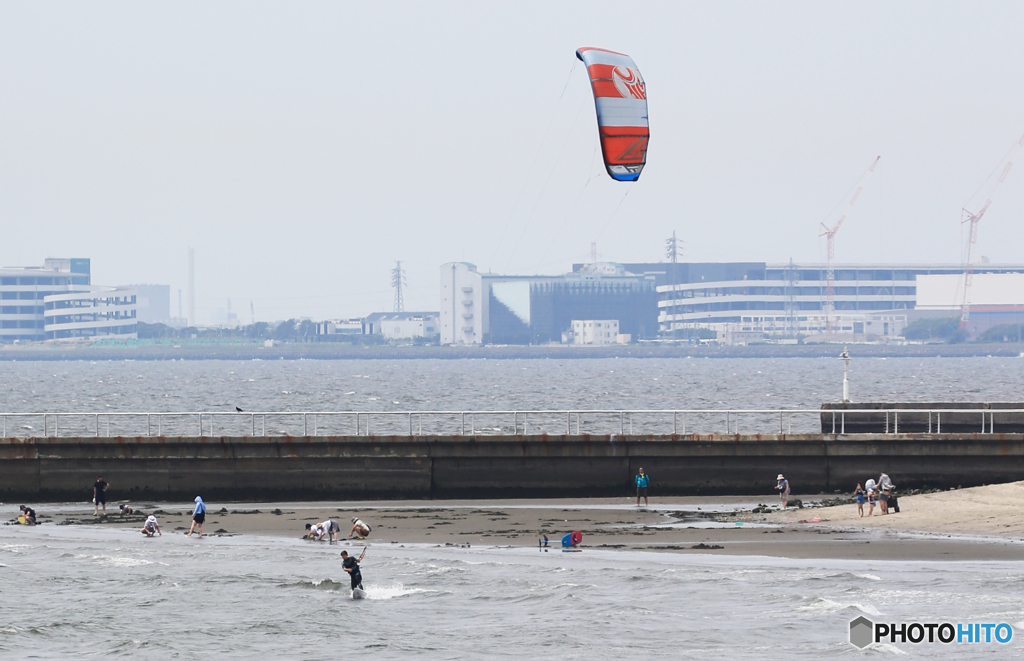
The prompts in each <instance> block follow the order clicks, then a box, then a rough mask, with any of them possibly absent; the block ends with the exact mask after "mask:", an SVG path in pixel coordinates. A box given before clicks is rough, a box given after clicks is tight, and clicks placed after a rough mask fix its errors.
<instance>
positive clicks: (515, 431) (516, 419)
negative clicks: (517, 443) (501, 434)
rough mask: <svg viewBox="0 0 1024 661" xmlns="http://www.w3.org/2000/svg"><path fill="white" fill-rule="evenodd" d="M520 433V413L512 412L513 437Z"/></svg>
mask: <svg viewBox="0 0 1024 661" xmlns="http://www.w3.org/2000/svg"><path fill="white" fill-rule="evenodd" d="M518 433H519V411H512V435H513V436H514V435H516V434H518Z"/></svg>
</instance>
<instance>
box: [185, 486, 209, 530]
mask: <svg viewBox="0 0 1024 661" xmlns="http://www.w3.org/2000/svg"><path fill="white" fill-rule="evenodd" d="M204 521H206V503H204V502H203V499H202V497H201V496H196V509H195V510H194V511H193V512H192V525H191V526H189V529H188V532H187V533H185V536H186V537H191V536H192V531H193V530H194V529H195V527H196V526H199V537H202V536H203V522H204Z"/></svg>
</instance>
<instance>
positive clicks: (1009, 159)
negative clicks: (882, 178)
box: [960, 135, 1024, 330]
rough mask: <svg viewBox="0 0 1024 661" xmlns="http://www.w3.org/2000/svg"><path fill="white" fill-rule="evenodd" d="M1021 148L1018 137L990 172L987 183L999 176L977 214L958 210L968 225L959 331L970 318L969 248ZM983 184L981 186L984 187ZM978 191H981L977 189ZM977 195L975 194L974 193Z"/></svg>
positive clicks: (1022, 143)
mask: <svg viewBox="0 0 1024 661" xmlns="http://www.w3.org/2000/svg"><path fill="white" fill-rule="evenodd" d="M1021 147H1024V135H1022V136H1021V137H1020V139H1019V140H1017V142H1015V143H1014V144H1013V146H1012V147H1010V151H1008V152H1006V156H1004V157H1003V160H1002V161H1000V162H999V165H998V166H996V169H995V170H993V171H992V174H990V175H989V176H988V179H986V180H985V181H986V182H987V181H989V179H991V178H992V175H994V174H995V173H996V172H999V176H998V177H997V178H996V180H995V182H994V183H993V184H992V187H991V188H990V189H989V191H988V195H986V196H985V203H984V204H982V205H981V208H980V209H978V211H977V213H972V212H971V211H969V210H968V209H967V207H964V208H963V209H961V210H960V224H961V225H963V224H964V223H970V224H971V227H970V231H969V232H968V238H967V246H966V248H965V250H964V254H965V256H964V300H963V302H962V303H961V305H960V330H967V322H968V321H970V318H971V282H972V281H973V280H974V263H973V262H972V261H971V247H972V246H974V244H975V243H977V242H978V222H979V221H980V220H981V218H982V216H984V215H985V212H986V211H988V208H989V206H990V205H991V204H992V195H993V193H995V192H996V189H997V188H999V185H1000V184H1001V183H1003V182H1004V181H1006V175H1008V174H1010V168H1012V167H1013V159H1014V158H1015V157H1016V155H1017V151H1018V150H1020V148H1021ZM984 185H985V184H982V187H984ZM978 190H981V188H979V189H978ZM975 195H977V193H975Z"/></svg>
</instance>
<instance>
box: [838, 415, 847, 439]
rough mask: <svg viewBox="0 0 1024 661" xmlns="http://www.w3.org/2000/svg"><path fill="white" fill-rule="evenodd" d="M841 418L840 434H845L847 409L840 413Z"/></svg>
mask: <svg viewBox="0 0 1024 661" xmlns="http://www.w3.org/2000/svg"><path fill="white" fill-rule="evenodd" d="M839 418H840V420H839V422H840V425H841V427H840V430H839V433H840V434H845V433H846V411H841V412H840V413H839Z"/></svg>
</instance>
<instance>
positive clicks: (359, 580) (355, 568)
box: [341, 556, 363, 590]
mask: <svg viewBox="0 0 1024 661" xmlns="http://www.w3.org/2000/svg"><path fill="white" fill-rule="evenodd" d="M341 566H342V567H344V568H345V569H351V570H352V571H351V572H350V573H349V577H350V578H351V579H352V589H353V590H355V589H356V588H361V587H363V575H362V574H361V573H360V572H359V561H358V560H356V559H355V558H353V557H352V556H349V557H347V558H345V561H344V562H342V563H341Z"/></svg>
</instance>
